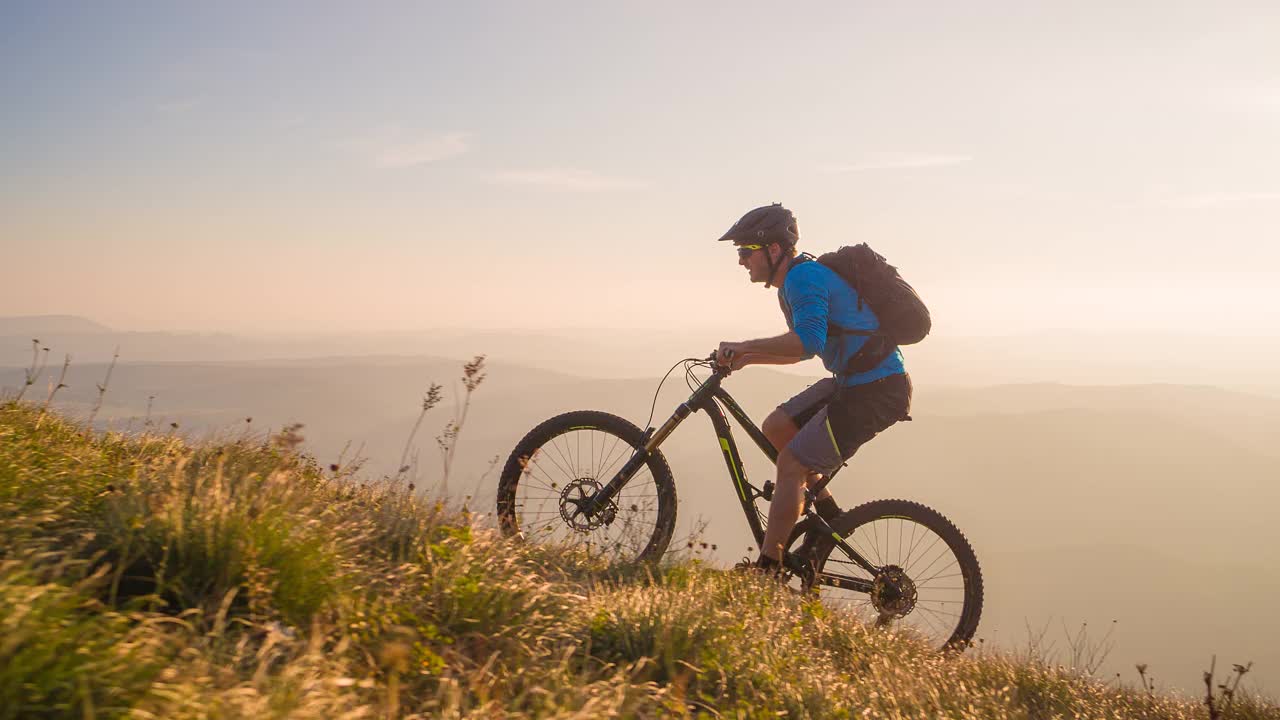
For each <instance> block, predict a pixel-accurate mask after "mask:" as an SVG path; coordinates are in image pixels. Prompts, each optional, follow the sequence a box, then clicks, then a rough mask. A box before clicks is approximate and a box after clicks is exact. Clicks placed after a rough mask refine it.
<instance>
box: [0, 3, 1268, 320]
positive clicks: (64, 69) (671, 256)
mask: <svg viewBox="0 0 1280 720" xmlns="http://www.w3.org/2000/svg"><path fill="white" fill-rule="evenodd" d="M1049 5H1050V4H1049V3H1025V2H1007V3H980V2H966V3H942V2H937V3H852V2H832V3H804V4H801V5H800V8H799V9H790V10H786V11H784V10H782V9H781V6H779V5H778V4H777V3H732V4H730V3H714V4H713V3H675V2H671V3H661V2H659V3H654V2H648V3H643V4H641V3H594V2H582V3H572V4H570V3H550V2H539V3H523V2H522V3H488V2H476V3H444V2H440V3H416V4H408V3H406V4H391V3H336V2H335V3H284V2H279V3H252V4H238V3H230V2H221V3H199V4H198V3H168V2H157V3H85V4H76V3H43V2H25V3H22V2H5V3H4V4H3V5H0V267H3V271H2V272H3V282H0V315H16V314H43V313H71V314H81V315H86V316H89V317H92V318H94V319H96V320H99V321H101V322H104V323H106V324H108V325H112V326H115V327H119V328H124V329H162V328H182V329H198V330H213V329H220V330H233V331H245V330H261V331H276V330H299V331H313V330H329V329H332V330H348V329H379V330H381V329H405V328H422V327H432V326H474V327H489V328H519V327H543V326H558V327H575V326H583V327H586V326H599V325H614V326H620V327H627V326H636V327H657V326H661V325H663V324H664V323H670V322H680V323H695V324H700V325H714V324H717V323H724V324H731V325H733V326H735V327H750V328H758V329H759V330H760V331H761V332H767V331H770V330H771V329H776V328H778V327H779V326H780V323H781V319H780V316H779V315H778V314H777V309H776V307H777V306H776V302H775V300H774V298H773V297H772V293H767V292H764V291H762V286H750V285H749V284H748V283H747V280H746V272H745V271H744V270H742V269H741V268H739V267H737V266H736V264H735V261H736V258H735V257H734V256H733V253H732V251H731V250H730V249H729V248H727V247H725V246H723V245H717V243H716V242H715V238H716V237H718V236H719V234H720V233H721V232H723V231H724V230H725V229H726V228H727V227H728V226H729V225H730V224H731V223H732V222H733V221H734V220H735V219H736V218H737V217H738V216H739V215H740V214H741V213H742V212H744V211H745V210H747V209H749V208H751V207H754V206H756V205H760V204H764V203H767V202H770V201H774V200H777V201H781V202H783V203H785V204H787V205H788V206H789V207H791V208H792V209H793V210H794V211H795V212H796V214H797V215H798V217H799V220H800V228H801V233H802V245H803V246H804V247H805V248H807V249H811V250H815V251H818V250H825V249H829V248H833V247H835V246H837V245H840V244H844V243H849V242H854V241H869V242H871V243H872V244H873V246H875V247H876V248H878V249H880V250H881V252H883V253H884V254H885V255H887V256H889V258H890V259H891V260H892V261H894V262H895V263H896V264H898V265H900V266H901V267H903V269H904V270H905V272H906V274H907V276H908V278H909V279H910V280H912V281H913V282H914V283H915V284H916V285H917V287H918V288H919V289H920V290H921V291H922V293H923V294H924V296H925V299H926V300H927V301H928V302H929V303H930V305H931V307H932V308H933V310H934V313H935V317H936V318H937V320H936V322H937V325H936V327H937V328H938V332H939V333H946V334H957V335H959V334H968V333H985V332H993V331H994V332H1004V331H1010V332H1019V331H1024V330H1031V329H1036V328H1040V327H1044V326H1048V327H1082V328H1103V329H1108V330H1132V329H1144V330H1152V329H1178V328H1188V329H1192V330H1196V329H1199V328H1209V329H1212V330H1213V331H1215V332H1227V333H1239V334H1276V333H1278V332H1280V290H1278V289H1277V288H1280V269H1278V268H1280V42H1278V41H1277V38H1280V3H1276V2H1273V1H1270V0H1267V1H1264V2H1256V3H1228V2H1201V3H1177V2H1150V3H1140V2H1127V3H1112V2H1107V3H1103V2H1071V3H1065V2H1064V3H1057V4H1056V7H1049Z"/></svg>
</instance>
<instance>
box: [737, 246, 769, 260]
mask: <svg viewBox="0 0 1280 720" xmlns="http://www.w3.org/2000/svg"><path fill="white" fill-rule="evenodd" d="M762 249H764V246H763V245H739V246H738V257H739V258H740V259H741V258H747V257H750V256H751V253H753V252H755V251H757V250H762Z"/></svg>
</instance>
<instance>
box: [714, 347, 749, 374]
mask: <svg viewBox="0 0 1280 720" xmlns="http://www.w3.org/2000/svg"><path fill="white" fill-rule="evenodd" d="M743 345H744V343H736V342H722V343H720V347H719V348H717V349H716V365H719V366H720V367H722V368H725V369H726V370H729V371H730V372H732V371H734V370H741V369H742V368H743V367H745V366H746V364H747V353H746V351H745V349H744V347H743Z"/></svg>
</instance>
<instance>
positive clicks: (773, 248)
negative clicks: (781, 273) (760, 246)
mask: <svg viewBox="0 0 1280 720" xmlns="http://www.w3.org/2000/svg"><path fill="white" fill-rule="evenodd" d="M769 258H770V259H771V260H772V261H773V262H775V263H776V262H778V261H779V260H781V259H782V244H781V243H772V244H770V245H769Z"/></svg>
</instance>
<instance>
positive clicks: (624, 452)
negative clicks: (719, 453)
mask: <svg viewBox="0 0 1280 720" xmlns="http://www.w3.org/2000/svg"><path fill="white" fill-rule="evenodd" d="M644 441H645V438H644V433H643V432H642V431H641V430H640V428H638V427H636V426H635V425H633V424H631V423H630V422H628V421H626V420H624V419H622V418H620V417H617V416H616V415H610V414H608V413H603V412H595V411H591V410H582V411H577V412H570V413H565V414H563V415H557V416H556V417H553V418H551V419H550V420H547V421H545V422H543V423H542V424H540V425H538V426H537V427H535V428H534V429H533V430H531V431H529V434H527V435H525V436H524V439H522V440H521V441H520V442H519V443H517V444H516V447H515V450H513V451H512V452H511V456H510V457H509V458H508V459H507V463H506V465H505V466H504V467H503V470H502V476H501V478H500V479H499V480H498V522H499V525H500V527H501V528H502V532H503V534H505V535H508V536H519V537H523V538H524V539H525V540H528V541H531V542H537V543H544V544H557V545H568V546H573V547H577V548H581V549H584V550H586V551H588V552H589V553H590V554H592V555H593V556H599V557H604V558H606V559H608V560H611V561H621V562H628V561H649V560H657V559H658V558H660V557H662V554H663V553H664V552H666V550H667V545H668V544H669V543H670V542H671V534H672V531H673V530H674V529H675V524H676V490H675V481H674V479H673V478H672V476H671V469H670V467H669V466H668V465H667V461H666V458H664V457H663V456H662V453H661V452H658V451H654V452H653V453H652V454H651V455H650V456H649V458H648V460H647V461H646V462H645V464H644V465H643V466H641V468H640V470H638V471H637V472H636V474H635V475H634V476H633V477H632V478H631V479H630V480H629V481H628V482H627V485H626V486H625V487H623V488H622V490H621V491H620V492H619V493H618V495H617V496H616V497H614V498H613V500H612V501H611V502H610V503H609V506H608V507H606V508H605V509H604V510H603V511H602V512H600V513H598V514H597V515H596V516H594V517H590V518H587V517H585V516H584V515H582V514H581V513H579V512H577V511H578V505H577V503H580V502H582V501H583V500H584V499H588V498H590V497H592V496H593V495H594V494H595V493H596V492H598V491H599V490H600V488H602V487H603V486H604V485H605V484H607V483H608V482H609V481H610V480H611V479H613V476H614V474H615V473H617V471H618V470H619V469H621V468H622V466H623V465H624V464H625V463H626V462H627V460H629V459H631V457H632V455H634V454H635V452H636V451H637V450H639V449H640V448H642V447H644Z"/></svg>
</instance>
